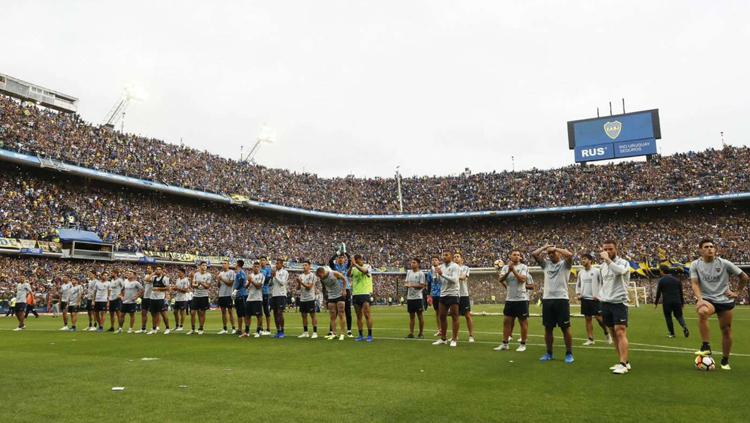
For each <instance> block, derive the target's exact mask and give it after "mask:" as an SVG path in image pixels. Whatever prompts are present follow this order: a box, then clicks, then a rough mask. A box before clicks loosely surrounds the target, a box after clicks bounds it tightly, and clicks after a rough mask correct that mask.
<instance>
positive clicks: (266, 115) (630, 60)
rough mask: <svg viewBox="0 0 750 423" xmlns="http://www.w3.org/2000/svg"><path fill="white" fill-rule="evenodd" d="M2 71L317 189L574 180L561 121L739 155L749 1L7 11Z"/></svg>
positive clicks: (30, 6) (128, 5) (744, 133)
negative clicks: (653, 128)
mask: <svg viewBox="0 0 750 423" xmlns="http://www.w3.org/2000/svg"><path fill="white" fill-rule="evenodd" d="M0 10H2V16H3V17H2V25H1V26H0V34H1V35H2V39H3V40H4V41H3V43H2V50H1V51H2V53H0V72H2V73H7V74H10V75H13V76H15V77H18V78H21V79H25V80H27V81H30V82H33V83H37V84H40V85H43V86H46V87H49V88H52V89H56V90H59V91H62V92H64V93H67V94H70V95H73V96H76V97H78V98H79V112H80V114H81V115H82V116H83V118H84V119H86V120H88V121H92V122H96V123H99V122H101V121H102V120H103V119H104V116H105V115H106V113H107V112H108V111H109V109H110V108H111V107H112V105H113V104H114V103H115V101H116V100H117V99H118V97H119V96H120V95H121V92H122V89H123V87H125V86H126V85H128V84H131V85H132V84H135V85H137V86H139V87H140V88H141V89H142V90H143V91H144V92H145V93H146V94H147V95H146V98H145V99H144V100H143V101H140V102H137V103H135V104H132V105H131V107H130V109H129V110H128V113H127V118H126V122H125V129H126V131H128V132H134V133H138V134H141V135H147V136H152V137H156V138H160V139H163V140H166V141H167V142H172V143H179V142H180V139H182V140H183V141H184V143H185V144H187V145H190V146H192V147H195V148H199V149H208V150H209V151H211V152H214V153H217V154H221V155H223V156H227V157H238V155H239V152H240V146H241V145H244V146H245V149H247V148H249V146H250V145H252V143H253V142H254V140H255V138H256V136H257V134H258V131H259V128H260V127H261V125H262V124H263V123H264V122H265V123H267V124H268V125H270V126H271V127H273V128H275V130H276V132H277V140H276V142H275V143H274V144H271V145H263V147H262V148H261V150H260V152H259V153H258V155H257V157H256V159H257V161H258V162H259V163H261V164H263V165H266V166H270V167H283V168H288V169H293V170H300V171H301V170H303V169H304V170H306V171H312V172H316V173H319V174H320V175H323V176H344V175H347V174H350V173H353V174H355V175H357V176H392V175H393V172H394V168H395V167H396V166H397V165H400V166H401V170H402V173H403V174H405V175H415V174H416V175H425V174H426V175H435V174H438V175H444V174H457V173H459V172H460V171H462V170H463V169H464V168H465V167H469V168H470V169H471V170H472V171H474V172H479V171H491V170H503V169H511V166H512V164H511V159H510V157H511V156H515V168H516V169H517V170H518V169H527V168H532V167H538V168H549V167H558V166H564V165H567V164H570V163H572V162H573V152H572V151H569V150H568V147H567V132H566V121H568V120H573V119H581V118H587V117H593V116H595V115H596V107H597V106H598V107H600V108H601V110H602V113H605V112H606V113H607V114H608V113H609V109H608V102H609V101H610V100H611V101H612V102H613V107H614V109H615V113H617V112H620V111H621V105H620V99H621V98H623V97H624V98H625V101H626V109H627V111H635V110H641V109H650V108H659V109H660V115H661V124H662V136H663V139H662V140H661V141H660V142H659V148H660V150H661V152H662V153H663V154H669V153H673V152H681V151H687V150H691V149H693V150H702V149H705V148H708V147H719V146H721V139H720V136H719V133H720V131H724V132H725V137H726V140H727V142H728V143H729V144H733V145H744V144H748V140H750V125H748V114H749V112H750V100H749V99H748V98H749V97H750V77H748V75H750V56H749V55H748V48H750V47H749V46H750V24H748V17H750V2H748V1H747V0H738V1H705V0H702V1H654V0H648V1H622V0H619V1H600V0H597V1H593V0H592V1H585V2H584V1H581V2H573V1H565V2H560V1H547V2H543V1H514V2H508V1H487V2H480V1H468V0H467V1H435V0H427V1H408V0H397V1H383V0H378V1H367V2H365V1H351V0H347V1H324V0H319V1H263V2H261V1H257V2H243V3H240V2H209V1H195V2H193V1H175V2H163V1H159V2H155V1H132V0H131V1H127V2H123V1H111V2H110V1H17V0H10V1H3V5H2V6H1V7H0Z"/></svg>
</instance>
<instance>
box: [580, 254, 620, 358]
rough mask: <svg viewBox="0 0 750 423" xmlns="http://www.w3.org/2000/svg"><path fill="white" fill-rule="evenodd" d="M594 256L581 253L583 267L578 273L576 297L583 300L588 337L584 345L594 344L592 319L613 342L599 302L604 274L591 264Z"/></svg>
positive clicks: (609, 340)
mask: <svg viewBox="0 0 750 423" xmlns="http://www.w3.org/2000/svg"><path fill="white" fill-rule="evenodd" d="M593 262H594V258H593V257H592V256H591V254H588V253H586V254H581V264H582V265H583V269H581V270H579V271H578V275H576V297H578V299H579V300H580V301H581V314H583V317H584V319H585V320H586V336H587V337H588V339H587V340H586V342H584V343H583V345H584V346H589V345H594V325H593V322H592V320H594V319H596V321H597V323H599V326H601V328H602V330H603V331H604V336H605V337H606V338H607V342H608V343H609V344H612V342H613V341H612V337H611V336H610V335H609V332H608V331H607V325H605V324H604V321H603V320H602V310H601V304H600V303H599V290H600V289H601V287H602V274H601V272H600V271H599V270H598V269H594V268H593V267H592V266H591V265H592V264H593Z"/></svg>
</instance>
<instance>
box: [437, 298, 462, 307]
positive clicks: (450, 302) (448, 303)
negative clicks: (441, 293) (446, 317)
mask: <svg viewBox="0 0 750 423" xmlns="http://www.w3.org/2000/svg"><path fill="white" fill-rule="evenodd" d="M440 304H442V305H444V306H446V307H450V306H452V305H453V304H458V296H457V295H448V296H445V297H440Z"/></svg>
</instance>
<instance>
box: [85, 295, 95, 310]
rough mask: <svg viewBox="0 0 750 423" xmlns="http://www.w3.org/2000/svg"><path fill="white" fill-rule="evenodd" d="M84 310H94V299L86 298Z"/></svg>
mask: <svg viewBox="0 0 750 423" xmlns="http://www.w3.org/2000/svg"><path fill="white" fill-rule="evenodd" d="M86 311H94V300H90V299H88V298H87V299H86Z"/></svg>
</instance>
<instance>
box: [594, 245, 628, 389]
mask: <svg viewBox="0 0 750 423" xmlns="http://www.w3.org/2000/svg"><path fill="white" fill-rule="evenodd" d="M600 256H601V259H602V264H601V266H599V272H600V273H601V276H602V278H601V279H602V287H601V289H600V290H599V299H600V300H601V307H602V320H604V324H605V325H606V326H607V328H608V329H609V333H611V334H612V338H613V340H614V344H615V351H616V352H617V356H618V358H619V360H620V361H619V363H617V364H615V365H614V366H612V367H610V370H612V373H614V374H617V375H622V374H625V373H627V372H629V371H630V361H628V333H627V329H628V305H627V303H628V283H629V282H630V265H628V261H627V260H625V259H624V258H622V257H620V256H618V255H617V244H616V243H615V241H613V240H607V241H604V243H603V244H602V251H601V253H600Z"/></svg>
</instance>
